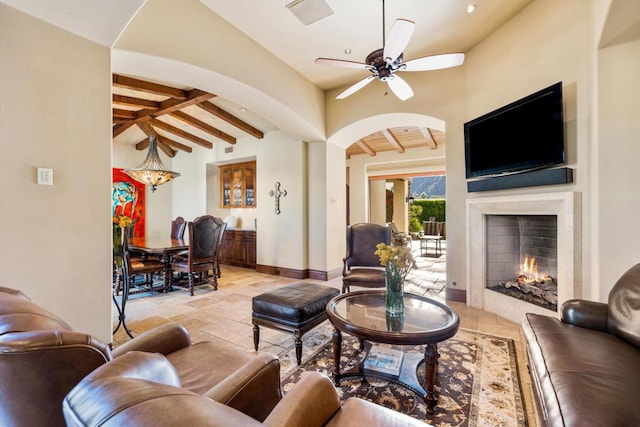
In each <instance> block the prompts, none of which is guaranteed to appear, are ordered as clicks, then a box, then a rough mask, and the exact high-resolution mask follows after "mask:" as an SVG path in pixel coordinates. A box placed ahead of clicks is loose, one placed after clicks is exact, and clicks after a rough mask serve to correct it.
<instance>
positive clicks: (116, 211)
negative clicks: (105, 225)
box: [111, 168, 146, 237]
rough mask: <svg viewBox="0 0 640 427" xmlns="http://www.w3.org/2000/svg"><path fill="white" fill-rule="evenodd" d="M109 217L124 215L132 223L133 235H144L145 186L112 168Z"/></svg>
mask: <svg viewBox="0 0 640 427" xmlns="http://www.w3.org/2000/svg"><path fill="white" fill-rule="evenodd" d="M112 182H113V184H112V191H111V216H114V215H126V216H128V217H129V218H131V219H132V220H133V221H134V226H133V235H134V236H140V237H144V235H145V233H144V230H145V213H146V212H145V188H144V187H145V186H144V184H142V183H140V182H138V181H136V180H135V179H133V178H131V177H130V176H129V175H127V174H126V173H124V172H123V171H122V169H118V168H113V180H112Z"/></svg>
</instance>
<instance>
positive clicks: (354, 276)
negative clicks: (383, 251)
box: [342, 223, 391, 293]
mask: <svg viewBox="0 0 640 427" xmlns="http://www.w3.org/2000/svg"><path fill="white" fill-rule="evenodd" d="M378 243H386V244H387V245H390V244H391V230H390V229H389V227H388V226H386V225H380V224H372V223H360V224H353V225H349V226H347V254H346V256H345V257H344V258H343V260H342V262H343V264H344V267H343V269H342V293H345V292H350V289H351V286H360V287H366V288H383V287H384V286H385V283H384V268H383V267H382V266H381V265H380V259H379V258H378V255H376V254H375V251H376V245H377V244H378Z"/></svg>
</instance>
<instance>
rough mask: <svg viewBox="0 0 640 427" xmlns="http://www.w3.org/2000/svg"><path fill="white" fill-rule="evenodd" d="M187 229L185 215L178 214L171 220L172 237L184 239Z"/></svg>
mask: <svg viewBox="0 0 640 427" xmlns="http://www.w3.org/2000/svg"><path fill="white" fill-rule="evenodd" d="M186 229H187V223H186V221H185V220H184V218H183V217H181V216H178V217H176V219H174V220H173V221H171V238H172V239H184V231H185V230H186Z"/></svg>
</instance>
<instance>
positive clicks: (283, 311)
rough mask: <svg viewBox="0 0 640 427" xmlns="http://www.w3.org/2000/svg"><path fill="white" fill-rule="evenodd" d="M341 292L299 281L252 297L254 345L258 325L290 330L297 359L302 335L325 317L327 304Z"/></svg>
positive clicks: (256, 340)
mask: <svg viewBox="0 0 640 427" xmlns="http://www.w3.org/2000/svg"><path fill="white" fill-rule="evenodd" d="M339 294H340V291H339V290H338V289H334V288H331V287H328V286H323V285H317V284H315V283H305V282H298V283H292V284H291V285H286V286H281V287H279V288H276V289H274V290H271V291H269V292H265V293H263V294H260V295H257V296H255V297H253V301H252V309H253V314H252V316H253V344H254V346H255V349H256V351H258V344H259V343H260V326H266V327H269V328H273V329H277V330H280V331H285V332H292V333H293V337H294V340H295V346H296V360H297V362H298V365H300V360H301V358H302V336H303V335H304V334H306V333H307V332H308V331H310V330H311V329H313V328H314V327H316V326H317V325H319V324H320V323H322V322H323V321H325V320H327V310H326V307H327V303H328V302H329V301H330V300H331V299H332V298H333V297H335V296H337V295H339Z"/></svg>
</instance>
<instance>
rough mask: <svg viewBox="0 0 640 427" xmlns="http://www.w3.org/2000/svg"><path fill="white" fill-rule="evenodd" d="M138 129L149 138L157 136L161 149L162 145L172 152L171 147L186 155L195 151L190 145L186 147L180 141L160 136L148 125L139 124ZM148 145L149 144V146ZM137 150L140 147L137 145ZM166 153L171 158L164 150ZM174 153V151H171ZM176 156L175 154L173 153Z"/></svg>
mask: <svg viewBox="0 0 640 427" xmlns="http://www.w3.org/2000/svg"><path fill="white" fill-rule="evenodd" d="M138 127H139V128H140V129H141V130H142V131H143V132H144V133H145V134H147V136H155V138H156V140H157V141H158V147H161V144H162V145H165V146H166V148H167V149H169V150H171V148H169V147H173V148H176V149H178V150H182V151H184V152H186V153H191V152H192V151H193V149H192V148H191V147H189V146H188V145H184V144H181V143H179V142H178V141H174V140H173V139H170V138H167V137H166V136H162V135H160V134H159V133H158V132H156V130H155V129H154V128H153V127H152V126H151V125H150V124H149V123H148V122H145V123H138ZM147 145H148V144H147ZM136 148H138V146H137V145H136ZM144 148H147V147H146V146H143V149H144ZM162 151H164V152H165V153H166V154H167V155H168V156H170V157H173V156H171V155H170V154H169V153H167V151H165V150H164V149H163V150H162ZM171 151H172V152H173V150H171ZM173 154H174V155H175V152H174V153H173Z"/></svg>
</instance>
